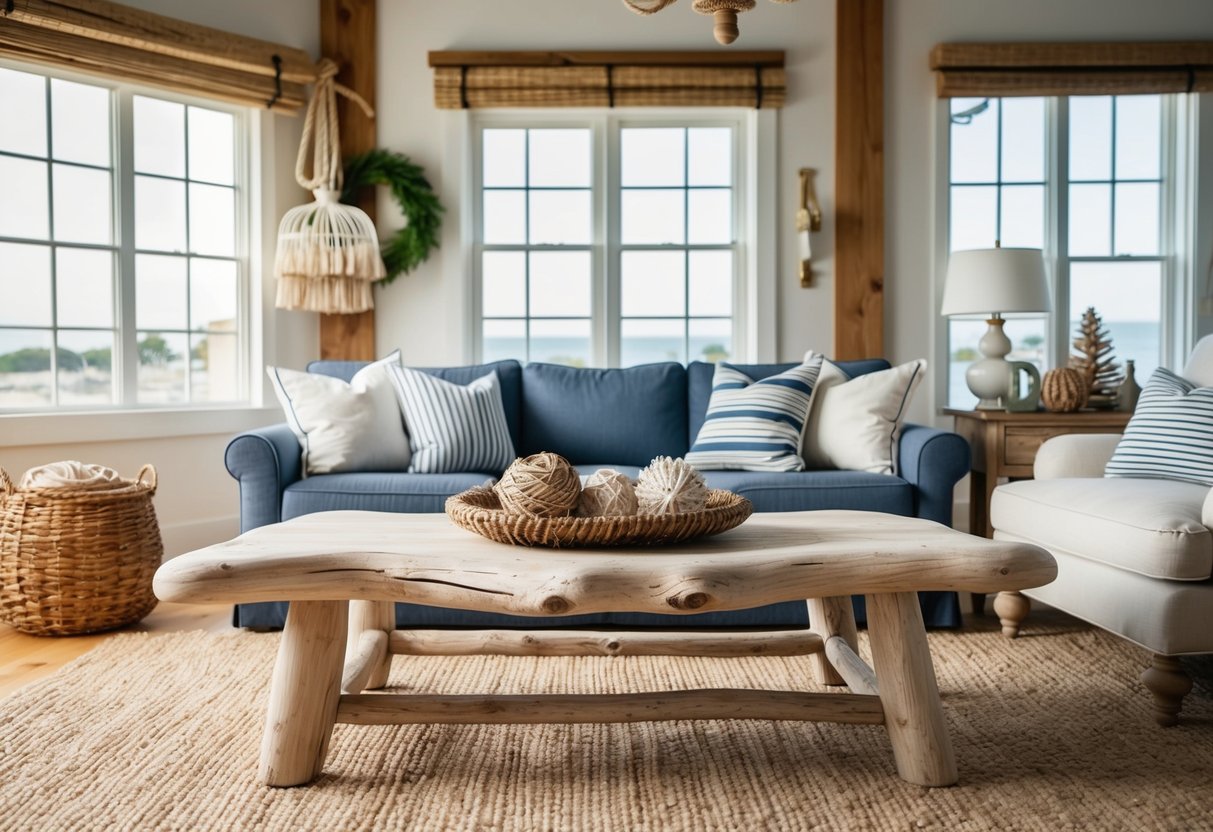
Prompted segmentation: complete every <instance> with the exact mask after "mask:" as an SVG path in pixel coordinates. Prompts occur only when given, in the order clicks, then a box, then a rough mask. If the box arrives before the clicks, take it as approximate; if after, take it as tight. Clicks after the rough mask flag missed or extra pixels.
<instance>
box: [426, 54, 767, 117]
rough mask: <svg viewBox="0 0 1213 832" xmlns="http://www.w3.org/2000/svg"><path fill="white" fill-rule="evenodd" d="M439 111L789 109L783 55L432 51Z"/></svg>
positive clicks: (431, 61)
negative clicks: (502, 108) (547, 108)
mask: <svg viewBox="0 0 1213 832" xmlns="http://www.w3.org/2000/svg"><path fill="white" fill-rule="evenodd" d="M429 57H430V66H431V67H433V69H434V104H435V106H437V107H438V108H439V109H442V110H459V109H480V108H495V107H755V108H759V109H764V110H765V109H773V108H779V107H782V106H783V102H784V98H785V97H786V94H787V77H786V74H785V73H784V68H783V52H782V51H762V52H730V53H726V54H722V53H718V52H431V53H430V56H429Z"/></svg>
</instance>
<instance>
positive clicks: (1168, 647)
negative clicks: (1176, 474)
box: [990, 336, 1213, 726]
mask: <svg viewBox="0 0 1213 832" xmlns="http://www.w3.org/2000/svg"><path fill="white" fill-rule="evenodd" d="M1183 376H1184V377H1185V378H1187V379H1189V380H1191V381H1194V382H1196V383H1197V384H1199V385H1201V386H1213V336H1210V337H1208V338H1205V339H1203V340H1202V341H1201V342H1200V343H1199V344H1197V347H1196V350H1194V351H1193V353H1192V357H1191V358H1190V359H1189V361H1188V364H1187V366H1186V367H1185V368H1184V370H1183ZM1119 439H1120V437H1119V436H1116V435H1072V436H1059V437H1056V438H1054V439H1050V440H1049V441H1047V442H1046V443H1045V444H1044V445H1043V446H1041V448H1040V452H1039V453H1038V454H1037V457H1036V465H1035V469H1034V474H1035V477H1036V479H1034V480H1024V481H1021V482H1012V483H1007V484H1005V485H1001V486H999V487H998V488H996V489H995V490H994V495H993V498H992V501H991V505H990V518H991V522H992V524H993V526H994V537H995V538H998V539H1003V540H1021V541H1026V542H1029V543H1035V544H1037V545H1039V546H1043V547H1044V548H1046V549H1048V550H1049V551H1050V552H1052V554H1053V557H1054V558H1056V559H1057V579H1056V580H1055V581H1053V583H1051V584H1048V585H1047V586H1042V587H1038V588H1036V589H1032V590H1026V591H1025V592H1024V593H1022V594H1020V593H1006V592H1004V593H1001V594H1000V595H999V596H998V598H997V599H995V601H994V611H995V612H996V613H997V614H998V617H999V619H1000V620H1001V623H1002V631H1003V634H1004V635H1006V636H1008V637H1010V638H1014V637H1016V636H1017V635H1018V634H1019V631H1020V627H1021V625H1022V624H1023V621H1024V619H1025V618H1026V617H1027V615H1028V610H1029V609H1030V606H1031V603H1030V601H1029V598H1032V599H1036V600H1038V601H1041V602H1043V603H1046V604H1048V605H1049V606H1052V607H1055V608H1057V609H1060V610H1062V611H1064V612H1067V613H1069V614H1071V615H1073V616H1075V617H1077V618H1081V619H1083V620H1084V621H1088V622H1090V623H1092V624H1094V625H1096V626H1098V627H1102V628H1103V629H1105V630H1107V631H1109V632H1111V633H1115V634H1116V635H1119V636H1121V637H1122V638H1125V639H1127V640H1129V641H1131V642H1133V643H1134V644H1136V645H1138V646H1140V647H1142V648H1144V649H1146V650H1148V651H1150V653H1151V654H1153V655H1152V661H1151V664H1150V666H1149V667H1148V668H1146V670H1145V671H1144V672H1143V673H1142V675H1141V680H1142V682H1143V683H1144V684H1145V686H1146V687H1147V688H1148V689H1149V690H1150V692H1151V693H1152V694H1153V696H1154V710H1155V713H1154V718H1155V719H1156V720H1157V721H1158V723H1159V724H1160V725H1164V726H1169V725H1175V724H1176V723H1177V722H1178V720H1179V711H1180V708H1181V706H1182V703H1183V698H1184V696H1186V695H1187V693H1188V691H1190V690H1191V689H1192V680H1191V679H1190V678H1189V676H1188V675H1187V673H1186V672H1185V671H1184V669H1183V665H1182V664H1181V662H1180V659H1179V657H1181V656H1185V655H1199V654H1204V653H1213V580H1211V577H1213V531H1211V529H1213V491H1211V489H1210V488H1209V487H1208V486H1205V485H1198V484H1194V483H1187V482H1176V481H1173V480H1163V479H1131V478H1121V477H1109V478H1104V476H1103V470H1104V465H1105V464H1106V463H1107V461H1108V460H1109V459H1110V458H1111V456H1112V452H1113V451H1114V450H1115V448H1116V444H1117V442H1118V441H1119Z"/></svg>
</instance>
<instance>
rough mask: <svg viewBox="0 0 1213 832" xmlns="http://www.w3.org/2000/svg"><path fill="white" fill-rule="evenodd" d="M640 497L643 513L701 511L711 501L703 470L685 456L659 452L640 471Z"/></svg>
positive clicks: (637, 495) (638, 480)
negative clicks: (672, 457) (681, 457)
mask: <svg viewBox="0 0 1213 832" xmlns="http://www.w3.org/2000/svg"><path fill="white" fill-rule="evenodd" d="M636 501H637V502H638V503H639V506H640V513H641V514H684V513H686V512H688V511H700V510H702V509H703V507H704V506H705V505H707V502H708V487H707V485H706V484H705V483H704V481H703V474H700V473H699V472H698V471H696V470H695V469H694V468H693V467H692V466H691V465H690V464H688V463H687V461H686V460H684V459H671V458H670V457H668V456H659V457H657V458H656V459H654V460H653V461H652V462H651V463H649V467H648V468H645V469H644V470H643V471H641V472H640V477H639V478H638V479H637V480H636Z"/></svg>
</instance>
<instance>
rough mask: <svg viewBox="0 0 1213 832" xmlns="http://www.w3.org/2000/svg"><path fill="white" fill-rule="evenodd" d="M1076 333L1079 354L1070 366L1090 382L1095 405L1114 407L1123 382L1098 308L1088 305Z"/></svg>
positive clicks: (1073, 357)
mask: <svg viewBox="0 0 1213 832" xmlns="http://www.w3.org/2000/svg"><path fill="white" fill-rule="evenodd" d="M1075 334H1076V337H1075V338H1074V350H1075V353H1074V354H1072V355H1071V356H1070V366H1071V367H1073V368H1074V369H1075V370H1078V371H1079V372H1081V373H1082V374H1083V377H1084V378H1085V379H1086V381H1087V388H1088V389H1089V390H1090V393H1091V397H1092V399H1091V403H1092V404H1095V403H1096V402H1098V401H1102V402H1103V403H1106V404H1109V405H1111V404H1114V403H1115V397H1116V388H1117V387H1118V386H1120V382H1121V377H1120V365H1119V364H1117V363H1116V361H1115V359H1114V353H1113V351H1112V338H1111V336H1110V335H1108V330H1107V329H1105V328H1104V325H1103V320H1102V319H1100V317H1099V314H1098V313H1097V312H1096V311H1095V307H1094V306H1088V307H1087V311H1086V312H1084V313H1083V314H1082V321H1080V322H1079V324H1078V331H1077V332H1076V333H1075Z"/></svg>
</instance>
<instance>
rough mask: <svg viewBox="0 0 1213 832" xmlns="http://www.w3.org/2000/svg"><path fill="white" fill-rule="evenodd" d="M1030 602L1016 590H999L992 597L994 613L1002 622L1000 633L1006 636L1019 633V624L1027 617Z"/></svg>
mask: <svg viewBox="0 0 1213 832" xmlns="http://www.w3.org/2000/svg"><path fill="white" fill-rule="evenodd" d="M1031 609H1032V602H1031V601H1029V600H1028V599H1027V598H1026V597H1024V596H1023V595H1020V594H1019V593H1018V592H1000V593H998V596H997V597H996V598H995V599H994V613H995V615H997V616H998V622H999V623H1000V624H1002V634H1003V635H1004V636H1006V637H1007V638H1015V637H1016V636H1018V635H1019V625H1020V624H1022V623H1023V620H1024V619H1025V618H1027V617H1028V611H1029V610H1031Z"/></svg>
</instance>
